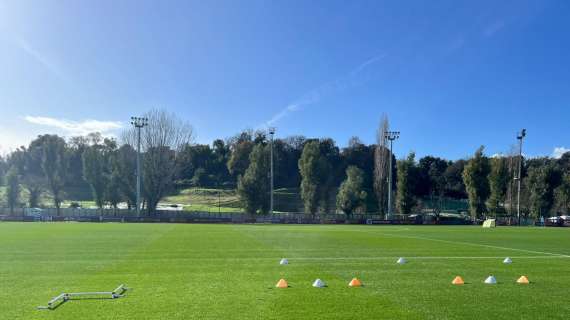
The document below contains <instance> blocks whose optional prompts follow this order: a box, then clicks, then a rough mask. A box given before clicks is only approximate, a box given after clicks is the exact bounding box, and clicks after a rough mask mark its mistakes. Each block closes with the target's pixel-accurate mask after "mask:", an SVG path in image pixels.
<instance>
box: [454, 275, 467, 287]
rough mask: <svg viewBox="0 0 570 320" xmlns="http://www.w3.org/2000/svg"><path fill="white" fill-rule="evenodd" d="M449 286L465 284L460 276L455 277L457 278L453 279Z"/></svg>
mask: <svg viewBox="0 0 570 320" xmlns="http://www.w3.org/2000/svg"><path fill="white" fill-rule="evenodd" d="M451 284H455V285H462V284H465V282H464V281H463V278H461V277H460V276H457V277H455V279H453V281H451Z"/></svg>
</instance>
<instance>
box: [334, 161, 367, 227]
mask: <svg viewBox="0 0 570 320" xmlns="http://www.w3.org/2000/svg"><path fill="white" fill-rule="evenodd" d="M336 205H337V208H339V209H340V210H342V212H344V213H345V214H346V215H349V216H350V215H352V213H353V212H354V211H355V210H357V209H358V208H362V209H363V211H365V210H366V191H364V172H363V171H362V170H360V169H359V168H358V167H356V166H349V167H348V168H347V169H346V180H344V181H343V182H342V184H341V185H340V188H339V191H338V195H337V197H336Z"/></svg>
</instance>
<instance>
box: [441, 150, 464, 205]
mask: <svg viewBox="0 0 570 320" xmlns="http://www.w3.org/2000/svg"><path fill="white" fill-rule="evenodd" d="M465 164H466V161H465V160H463V159H459V160H457V161H453V162H452V163H451V164H450V165H449V166H448V167H447V169H445V172H444V173H443V178H444V181H445V187H444V194H445V196H446V197H450V198H454V199H465V198H467V191H466V190H465V183H464V182H463V170H464V169H465Z"/></svg>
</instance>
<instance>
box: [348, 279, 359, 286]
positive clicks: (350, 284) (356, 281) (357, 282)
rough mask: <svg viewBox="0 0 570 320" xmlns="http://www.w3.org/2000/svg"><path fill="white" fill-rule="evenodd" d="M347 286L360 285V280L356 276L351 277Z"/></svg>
mask: <svg viewBox="0 0 570 320" xmlns="http://www.w3.org/2000/svg"><path fill="white" fill-rule="evenodd" d="M348 286H349V287H362V282H360V280H358V278H353V279H352V280H350V283H349V284H348Z"/></svg>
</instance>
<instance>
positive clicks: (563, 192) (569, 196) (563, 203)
mask: <svg viewBox="0 0 570 320" xmlns="http://www.w3.org/2000/svg"><path fill="white" fill-rule="evenodd" d="M554 199H555V204H556V209H557V210H558V212H560V213H563V214H570V172H565V173H564V175H563V176H562V179H561V182H560V186H558V187H557V188H556V190H555V191H554Z"/></svg>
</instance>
